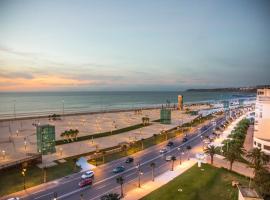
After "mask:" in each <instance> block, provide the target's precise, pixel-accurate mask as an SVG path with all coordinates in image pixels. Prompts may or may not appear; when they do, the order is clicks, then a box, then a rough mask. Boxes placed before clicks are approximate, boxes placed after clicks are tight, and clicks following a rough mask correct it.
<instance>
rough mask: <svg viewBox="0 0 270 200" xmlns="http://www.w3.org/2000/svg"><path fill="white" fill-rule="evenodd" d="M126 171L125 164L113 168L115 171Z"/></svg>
mask: <svg viewBox="0 0 270 200" xmlns="http://www.w3.org/2000/svg"><path fill="white" fill-rule="evenodd" d="M123 171H125V167H124V166H119V167H116V168H114V169H113V173H120V172H123Z"/></svg>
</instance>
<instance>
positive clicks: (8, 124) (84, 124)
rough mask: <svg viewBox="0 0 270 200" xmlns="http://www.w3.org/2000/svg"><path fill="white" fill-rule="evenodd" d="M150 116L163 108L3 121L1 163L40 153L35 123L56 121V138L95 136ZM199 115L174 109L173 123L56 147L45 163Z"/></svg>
mask: <svg viewBox="0 0 270 200" xmlns="http://www.w3.org/2000/svg"><path fill="white" fill-rule="evenodd" d="M202 108H206V106H201V107H199V106H195V107H192V109H194V110H197V109H202ZM144 116H147V117H149V118H150V121H153V120H157V119H159V118H160V110H159V109H152V110H143V111H142V113H141V114H138V113H135V112H134V111H128V112H114V113H98V114H89V115H75V116H65V117H63V118H62V119H61V120H55V121H51V120H49V119H48V118H39V119H25V120H10V121H2V122H0V133H1V135H0V150H1V156H0V165H1V164H5V163H9V162H12V161H16V160H19V159H23V158H25V157H28V156H30V154H31V153H37V146H36V127H35V126H34V125H35V124H52V125H55V129H56V140H60V139H63V138H61V136H60V134H61V133H62V132H63V131H65V130H67V129H78V130H79V135H78V137H80V136H84V135H92V134H97V133H102V132H106V131H112V130H116V129H121V128H124V127H128V126H132V125H135V124H140V123H142V117H144ZM195 117H196V116H191V115H188V114H184V112H181V111H177V110H174V111H172V123H171V124H169V125H163V124H160V123H158V122H151V125H150V126H146V127H143V128H140V129H136V130H132V131H128V132H125V133H121V134H117V135H112V136H107V137H102V138H96V139H93V140H85V141H80V142H74V143H69V144H64V145H58V146H56V153H54V154H51V155H46V156H43V160H44V162H51V161H53V160H58V159H62V158H65V157H70V156H74V155H78V154H82V153H87V152H91V151H94V150H96V148H97V147H98V148H99V149H103V148H107V147H112V146H116V145H118V144H119V143H121V142H131V141H136V140H140V139H142V138H148V137H151V136H152V135H153V134H158V133H160V132H161V131H162V130H168V129H171V128H173V127H176V126H178V125H180V124H182V123H185V122H189V121H191V120H192V119H194V118H195Z"/></svg>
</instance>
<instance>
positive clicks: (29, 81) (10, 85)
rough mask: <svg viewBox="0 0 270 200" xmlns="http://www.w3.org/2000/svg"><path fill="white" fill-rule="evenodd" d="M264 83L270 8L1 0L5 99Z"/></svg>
mask: <svg viewBox="0 0 270 200" xmlns="http://www.w3.org/2000/svg"><path fill="white" fill-rule="evenodd" d="M261 84H270V1H268V0H265V1H263V0H256V1H255V0H224V1H222V0H203V1H201V0H196V1H195V0H186V1H183V0H175V1H173V0H166V1H164V0H161V1H159V0H136V1H132V0H108V1H105V0H96V1H91V0H46V1H42V0H0V91H59V90H64V91H77V90H79V91H83V90H86V91H108V90H113V91H117V90H119V91H121V90H124V91H136V90H137V91H143V90H153V91H161V90H162V91H163V90H165V91H175V90H184V89H188V88H217V87H239V86H253V85H261Z"/></svg>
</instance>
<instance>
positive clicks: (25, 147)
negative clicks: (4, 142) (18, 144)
mask: <svg viewBox="0 0 270 200" xmlns="http://www.w3.org/2000/svg"><path fill="white" fill-rule="evenodd" d="M23 143H24V150H25V151H26V144H27V143H26V140H24V142H23Z"/></svg>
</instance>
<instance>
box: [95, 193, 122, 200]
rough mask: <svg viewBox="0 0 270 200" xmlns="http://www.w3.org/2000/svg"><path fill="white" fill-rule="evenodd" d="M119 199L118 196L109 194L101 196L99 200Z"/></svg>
mask: <svg viewBox="0 0 270 200" xmlns="http://www.w3.org/2000/svg"><path fill="white" fill-rule="evenodd" d="M120 199H121V197H120V195H119V194H117V193H109V194H106V195H103V196H102V197H101V198H100V200H120Z"/></svg>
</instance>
